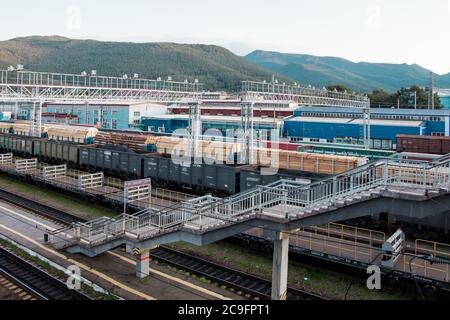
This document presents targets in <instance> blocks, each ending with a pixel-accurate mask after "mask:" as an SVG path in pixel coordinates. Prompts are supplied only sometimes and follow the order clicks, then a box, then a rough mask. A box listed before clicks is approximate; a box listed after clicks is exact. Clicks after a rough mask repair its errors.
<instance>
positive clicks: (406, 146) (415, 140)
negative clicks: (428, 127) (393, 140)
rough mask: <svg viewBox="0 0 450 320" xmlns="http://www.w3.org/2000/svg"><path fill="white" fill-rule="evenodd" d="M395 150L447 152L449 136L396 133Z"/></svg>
mask: <svg viewBox="0 0 450 320" xmlns="http://www.w3.org/2000/svg"><path fill="white" fill-rule="evenodd" d="M397 152H412V153H428V154H447V153H450V137H438V136H416V135H402V134H401V135H397Z"/></svg>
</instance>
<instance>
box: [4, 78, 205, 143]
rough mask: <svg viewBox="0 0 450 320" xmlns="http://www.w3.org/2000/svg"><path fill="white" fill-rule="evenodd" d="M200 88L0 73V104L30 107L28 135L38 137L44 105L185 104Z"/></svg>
mask: <svg viewBox="0 0 450 320" xmlns="http://www.w3.org/2000/svg"><path fill="white" fill-rule="evenodd" d="M201 95H202V93H201V92H200V84H199V83H198V81H194V82H188V81H185V82H176V81H171V80H161V79H157V80H148V79H139V78H137V77H136V78H135V77H133V78H128V77H125V76H124V77H122V78H120V77H105V76H98V75H96V73H95V75H94V74H86V73H82V74H78V75H77V74H64V73H49V72H32V71H16V70H14V71H8V70H0V101H1V102H7V103H15V104H17V103H31V104H32V105H33V110H32V112H31V118H32V119H31V120H32V121H31V122H32V125H31V134H32V135H35V136H38V135H39V133H40V129H41V126H42V105H43V104H44V103H84V104H89V103H106V104H107V103H118V102H122V103H123V102H126V103H142V102H162V103H189V102H196V101H199V100H200V99H201Z"/></svg>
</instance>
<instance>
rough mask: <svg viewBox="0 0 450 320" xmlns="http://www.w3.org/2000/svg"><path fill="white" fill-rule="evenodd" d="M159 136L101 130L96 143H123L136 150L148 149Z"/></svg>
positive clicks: (143, 150) (144, 150)
mask: <svg viewBox="0 0 450 320" xmlns="http://www.w3.org/2000/svg"><path fill="white" fill-rule="evenodd" d="M157 140H158V138H157V137H154V136H151V135H149V134H144V133H125V132H105V131H100V132H99V133H97V135H96V137H95V143H97V144H102V145H122V146H126V147H127V148H128V149H130V150H134V151H136V152H146V151H148V146H149V145H154V144H156V141H157Z"/></svg>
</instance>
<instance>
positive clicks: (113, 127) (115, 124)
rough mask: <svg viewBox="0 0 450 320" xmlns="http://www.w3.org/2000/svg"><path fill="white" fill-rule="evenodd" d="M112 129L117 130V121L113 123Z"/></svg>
mask: <svg viewBox="0 0 450 320" xmlns="http://www.w3.org/2000/svg"><path fill="white" fill-rule="evenodd" d="M112 129H117V120H113V121H112Z"/></svg>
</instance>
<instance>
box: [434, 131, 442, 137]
mask: <svg viewBox="0 0 450 320" xmlns="http://www.w3.org/2000/svg"><path fill="white" fill-rule="evenodd" d="M431 135H432V136H434V137H444V136H445V133H444V132H432V133H431Z"/></svg>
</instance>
